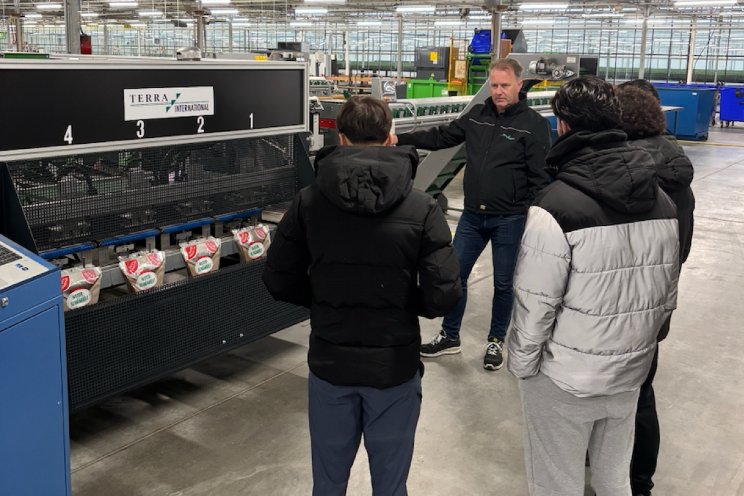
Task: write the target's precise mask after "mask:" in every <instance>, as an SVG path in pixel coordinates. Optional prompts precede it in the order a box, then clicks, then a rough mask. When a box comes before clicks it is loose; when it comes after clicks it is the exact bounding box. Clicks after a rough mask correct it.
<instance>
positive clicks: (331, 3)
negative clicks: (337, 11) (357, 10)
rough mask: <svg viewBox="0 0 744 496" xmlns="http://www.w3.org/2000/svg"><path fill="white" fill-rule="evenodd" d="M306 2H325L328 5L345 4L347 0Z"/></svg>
mask: <svg viewBox="0 0 744 496" xmlns="http://www.w3.org/2000/svg"><path fill="white" fill-rule="evenodd" d="M305 3H324V4H328V5H343V4H345V3H346V0H305Z"/></svg>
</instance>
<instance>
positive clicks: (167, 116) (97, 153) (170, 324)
mask: <svg viewBox="0 0 744 496" xmlns="http://www.w3.org/2000/svg"><path fill="white" fill-rule="evenodd" d="M308 105H309V103H308V77H307V68H306V65H305V64H303V63H297V62H268V61H266V62H253V61H224V60H217V61H216V60H203V61H198V62H192V61H176V60H164V59H157V60H150V59H126V58H120V59H117V58H94V57H80V58H57V59H53V60H46V61H23V60H4V61H2V62H0V108H2V109H3V116H4V118H3V119H2V120H0V136H2V139H0V193H1V194H2V198H1V199H0V201H1V202H2V211H1V214H0V234H3V235H5V236H7V237H8V238H10V239H12V240H13V241H15V242H17V243H18V244H20V245H22V246H23V247H25V248H26V249H28V250H29V251H30V252H33V253H36V254H39V255H40V256H41V257H43V258H44V259H46V260H48V261H50V262H53V263H54V264H55V265H56V266H58V267H60V268H63V269H64V268H66V267H72V266H95V267H98V268H100V269H101V274H102V275H101V279H100V295H101V296H100V301H99V302H98V303H96V304H93V305H88V306H82V307H80V308H77V309H73V310H70V311H67V312H65V317H64V321H65V326H66V358H67V369H68V386H69V407H70V409H71V410H77V409H80V408H83V407H85V406H88V405H91V404H93V403H96V402H98V401H100V400H102V399H104V398H106V397H108V396H111V395H113V394H117V393H120V392H124V391H126V390H128V389H131V388H134V387H137V386H139V385H142V384H145V383H147V382H151V381H153V380H155V379H158V378H160V377H163V376H166V375H168V374H171V373H173V372H174V371H177V370H179V369H181V368H184V367H187V366H189V365H191V364H194V363H195V362H198V361H200V360H203V359H205V358H207V357H210V356H213V355H217V354H219V353H223V352H225V351H228V350H230V349H233V348H235V347H238V346H241V345H243V344H246V343H248V342H250V341H252V340H255V339H258V338H260V337H263V336H265V335H267V334H270V333H273V332H275V331H278V330H280V329H283V328H285V327H287V326H289V325H291V324H293V323H296V322H298V321H301V320H304V319H305V318H307V316H308V314H307V312H306V311H305V310H304V309H300V308H297V307H294V306H291V305H287V304H283V303H277V302H275V301H274V300H273V299H272V298H271V296H270V295H269V294H268V292H267V291H266V290H265V288H264V286H263V284H262V282H261V272H262V269H263V261H262V260H258V261H256V262H254V263H241V261H240V260H239V258H238V256H237V247H236V245H235V243H234V242H233V241H232V236H231V234H230V230H231V229H233V228H236V227H240V226H250V225H253V224H255V223H256V222H258V221H259V219H260V218H261V216H262V212H266V211H267V210H270V209H272V208H273V206H275V205H277V204H282V203H285V202H287V201H289V200H291V199H292V197H293V196H294V195H295V193H296V192H297V191H298V189H299V188H301V187H303V186H304V185H306V184H309V182H310V181H312V177H313V171H312V167H311V165H310V161H309V157H308V151H307V140H306V138H307V134H308V133H307V132H308V117H309V115H308V110H307V109H308ZM203 236H213V237H215V238H220V239H221V240H222V251H221V264H220V269H219V270H217V271H214V272H213V273H209V274H207V275H203V276H199V277H188V276H186V275H185V271H184V270H183V268H184V259H183V257H182V256H181V255H180V252H179V243H180V242H183V241H188V240H190V239H193V238H198V237H203ZM154 249H157V250H160V251H162V252H163V253H164V254H165V270H166V274H165V281H164V284H163V285H162V286H160V287H158V288H155V289H150V290H147V291H142V292H137V293H133V294H132V293H131V292H129V291H128V290H127V289H126V288H127V286H126V285H125V284H124V283H125V277H124V275H123V273H122V271H121V270H120V269H119V257H122V256H127V255H128V254H131V253H133V252H138V251H141V250H154ZM55 277H58V276H55Z"/></svg>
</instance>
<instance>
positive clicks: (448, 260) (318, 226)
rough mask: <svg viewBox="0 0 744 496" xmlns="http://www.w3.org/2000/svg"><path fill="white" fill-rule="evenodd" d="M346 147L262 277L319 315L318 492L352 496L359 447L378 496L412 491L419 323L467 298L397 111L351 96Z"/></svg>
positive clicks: (288, 221)
mask: <svg viewBox="0 0 744 496" xmlns="http://www.w3.org/2000/svg"><path fill="white" fill-rule="evenodd" d="M336 123H337V126H338V131H339V138H340V143H341V146H338V147H329V148H325V149H323V150H321V151H320V153H318V155H317V157H316V160H315V167H316V180H315V183H314V184H312V185H311V186H308V187H307V188H304V189H303V190H302V191H300V192H299V193H298V194H297V196H296V197H295V199H294V202H293V204H292V206H291V207H290V209H289V211H288V212H287V213H286V215H285V217H284V218H283V219H282V221H281V222H280V224H279V228H278V231H277V234H276V236H275V238H274V241H273V243H272V246H271V249H270V250H269V253H268V260H267V261H266V268H265V270H264V275H263V280H264V283H265V284H266V287H267V288H268V290H269V292H270V293H271V294H272V295H273V296H274V298H276V299H277V300H282V301H287V302H290V303H294V304H296V305H302V306H307V307H309V308H310V310H311V316H310V327H311V331H310V351H309V353H308V365H309V367H310V377H309V380H308V388H309V405H308V410H309V417H310V439H311V448H312V465H313V495H314V496H341V495H344V494H346V486H347V484H348V479H349V471H350V470H351V466H352V464H353V462H354V458H355V457H356V453H357V449H358V447H359V442H360V439H361V437H362V435H364V445H365V447H366V448H367V453H368V455H369V465H370V473H371V476H372V490H373V494H374V495H375V496H405V495H406V494H407V492H406V480H407V478H408V472H409V469H410V466H411V460H412V456H413V442H414V434H415V431H416V425H417V423H418V417H419V412H420V408H421V375H422V374H423V367H422V366H421V362H420V359H419V347H420V346H421V335H420V328H419V320H418V316H419V315H421V316H424V317H427V318H433V317H437V316H442V315H444V314H446V313H447V312H448V311H450V310H451V309H452V307H454V306H455V305H456V304H457V302H458V300H459V299H460V296H461V286H460V279H459V276H458V274H459V266H458V263H457V258H456V256H455V252H454V249H453V248H452V237H451V234H450V229H449V226H448V225H447V222H446V221H445V218H444V214H443V213H442V211H441V209H440V208H439V206H438V204H437V202H436V201H435V200H434V199H433V198H432V197H431V196H429V195H427V194H425V193H423V192H421V191H417V190H413V177H414V174H415V171H416V166H417V165H418V154H417V153H416V150H415V149H414V148H413V147H393V146H389V145H390V143H391V135H390V128H391V125H392V115H391V113H390V110H389V109H388V106H387V105H386V104H385V103H384V102H382V101H380V100H377V99H374V98H371V97H353V98H351V99H350V100H349V101H348V102H347V103H346V104H345V105H344V107H343V109H342V110H341V112H340V114H339V116H338V119H337V121H336Z"/></svg>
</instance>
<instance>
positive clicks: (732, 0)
mask: <svg viewBox="0 0 744 496" xmlns="http://www.w3.org/2000/svg"><path fill="white" fill-rule="evenodd" d="M724 5H736V0H712V1H702V0H698V1H695V2H688V1H683V2H674V6H675V7H700V8H705V7H718V6H724Z"/></svg>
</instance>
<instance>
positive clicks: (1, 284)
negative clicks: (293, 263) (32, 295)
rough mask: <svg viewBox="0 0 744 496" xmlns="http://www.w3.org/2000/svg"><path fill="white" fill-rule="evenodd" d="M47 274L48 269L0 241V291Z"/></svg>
mask: <svg viewBox="0 0 744 496" xmlns="http://www.w3.org/2000/svg"><path fill="white" fill-rule="evenodd" d="M46 272H49V269H48V268H46V267H44V266H43V265H41V264H40V263H38V262H36V261H35V260H32V259H31V258H29V257H27V256H25V255H23V254H22V253H21V252H19V251H17V250H16V249H15V248H13V247H12V246H10V245H8V244H7V243H5V242H3V241H0V291H2V290H5V289H7V288H9V287H11V286H15V285H16V284H18V283H20V282H23V281H27V280H29V279H33V278H34V277H36V276H39V275H41V274H44V273H46Z"/></svg>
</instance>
